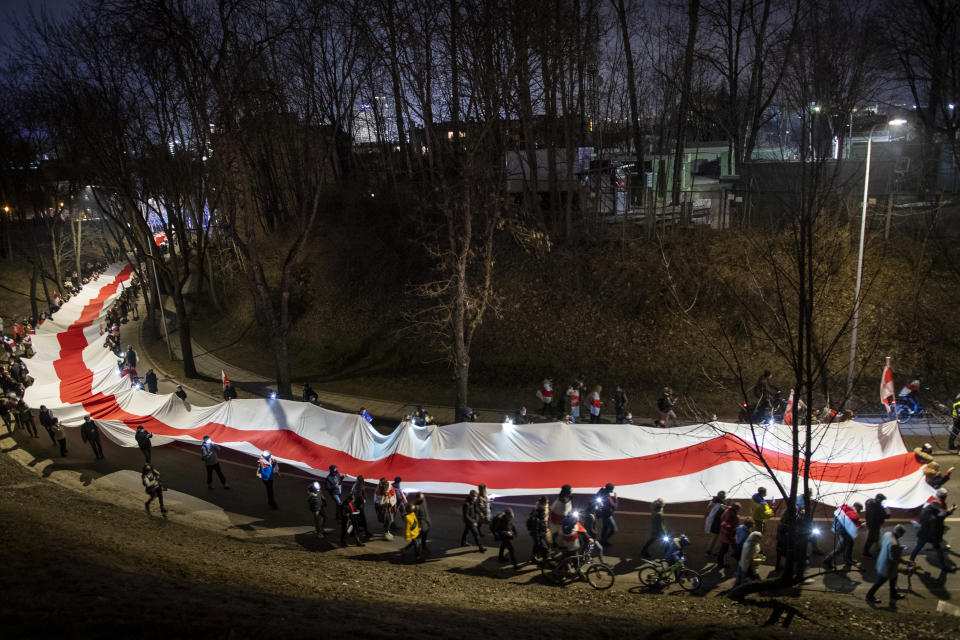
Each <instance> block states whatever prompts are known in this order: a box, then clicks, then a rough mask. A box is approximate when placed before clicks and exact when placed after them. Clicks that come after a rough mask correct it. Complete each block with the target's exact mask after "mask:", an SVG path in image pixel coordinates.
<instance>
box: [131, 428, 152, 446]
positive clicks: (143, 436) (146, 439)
mask: <svg viewBox="0 0 960 640" xmlns="http://www.w3.org/2000/svg"><path fill="white" fill-rule="evenodd" d="M152 437H153V434H152V433H150V432H149V431H147V430H146V429H138V430H137V433H136V434H135V435H134V436H133V438H134V439H135V440H136V441H137V444H138V445H139V446H140V448H141V449H149V448H150V438H152Z"/></svg>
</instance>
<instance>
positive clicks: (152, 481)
mask: <svg viewBox="0 0 960 640" xmlns="http://www.w3.org/2000/svg"><path fill="white" fill-rule="evenodd" d="M140 482H142V483H143V487H144V488H145V489H146V490H147V493H153V492H154V491H156V490H157V489H159V488H160V472H159V471H157V470H156V469H150V471H147V472H146V473H143V474H141V475H140Z"/></svg>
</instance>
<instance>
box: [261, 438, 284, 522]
mask: <svg viewBox="0 0 960 640" xmlns="http://www.w3.org/2000/svg"><path fill="white" fill-rule="evenodd" d="M278 475H280V465H279V464H278V463H277V460H276V458H274V457H273V455H272V454H271V453H270V452H269V451H264V452H263V454H262V455H261V456H260V457H259V458H257V477H258V478H260V481H261V482H263V486H264V488H266V490H267V504H268V505H270V507H271V508H273V509H279V508H280V507H279V506H278V505H277V501H276V500H274V497H273V481H274V480H275V479H276V477H277V476H278Z"/></svg>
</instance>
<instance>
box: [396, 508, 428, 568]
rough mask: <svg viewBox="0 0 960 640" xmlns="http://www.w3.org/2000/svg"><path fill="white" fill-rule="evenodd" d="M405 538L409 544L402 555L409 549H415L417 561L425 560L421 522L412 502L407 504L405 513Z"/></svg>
mask: <svg viewBox="0 0 960 640" xmlns="http://www.w3.org/2000/svg"><path fill="white" fill-rule="evenodd" d="M403 539H404V540H406V541H407V546H406V547H404V548H403V550H402V551H401V552H400V555H403V552H404V551H406V550H407V549H413V554H414V556H415V557H416V559H417V562H423V553H422V551H421V550H420V523H419V522H418V521H417V514H416V511H415V507H414V506H413V505H412V504H408V505H407V510H406V513H404V514H403Z"/></svg>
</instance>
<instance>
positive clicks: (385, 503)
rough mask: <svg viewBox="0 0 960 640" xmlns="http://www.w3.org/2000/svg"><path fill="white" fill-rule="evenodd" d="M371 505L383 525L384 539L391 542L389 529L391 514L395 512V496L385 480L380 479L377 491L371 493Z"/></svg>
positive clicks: (391, 522) (391, 537)
mask: <svg viewBox="0 0 960 640" xmlns="http://www.w3.org/2000/svg"><path fill="white" fill-rule="evenodd" d="M373 503H374V508H375V509H376V512H377V519H378V520H379V521H380V523H381V524H382V525H383V537H384V539H386V540H393V534H392V533H390V527H391V526H393V514H394V512H395V511H396V506H397V495H396V492H395V491H394V490H393V487H391V486H390V483H389V482H387V479H386V478H380V481H379V482H378V483H377V490H376V491H374V493H373Z"/></svg>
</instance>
